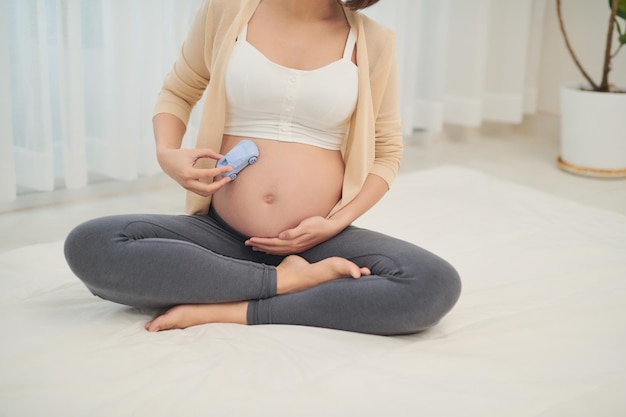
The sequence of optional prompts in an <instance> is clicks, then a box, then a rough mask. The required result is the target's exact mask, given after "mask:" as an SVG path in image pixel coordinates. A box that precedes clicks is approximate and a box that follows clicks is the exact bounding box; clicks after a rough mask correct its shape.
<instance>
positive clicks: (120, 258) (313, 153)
mask: <svg viewBox="0 0 626 417" xmlns="http://www.w3.org/2000/svg"><path fill="white" fill-rule="evenodd" d="M376 1H377V0H349V1H345V2H341V1H338V0H205V2H204V3H203V5H202V7H201V8H200V10H199V12H198V14H197V16H196V18H195V20H194V23H193V25H192V27H191V30H190V32H189V34H188V37H187V39H186V41H185V43H184V45H183V47H182V50H181V54H180V57H179V59H178V60H177V61H176V63H175V64H174V67H173V69H172V71H171V72H170V73H169V74H168V76H167V77H166V79H165V82H164V84H163V90H162V91H161V94H160V96H159V100H158V102H157V105H156V109H155V116H154V119H153V124H154V132H155V138H156V144H157V158H158V161H159V163H160V165H161V167H162V168H163V170H164V171H165V172H166V173H167V174H168V175H169V176H171V177H172V178H173V179H174V180H176V181H177V182H178V183H179V184H180V185H181V186H183V187H184V188H186V189H187V190H188V198H187V209H188V212H189V214H188V215H180V216H168V215H124V216H112V217H105V218H101V219H95V220H91V221H89V222H86V223H84V224H82V225H79V226H78V227H77V228H75V229H74V230H73V231H72V232H71V233H70V235H69V236H68V238H67V240H66V244H65V253H66V258H67V261H68V263H69V265H70V266H71V268H72V270H73V271H74V272H75V274H76V275H77V276H78V277H79V278H80V279H81V280H82V281H83V282H84V283H85V285H86V286H87V287H88V288H89V290H90V291H91V292H92V293H93V294H95V295H97V296H99V297H101V298H104V299H107V300H110V301H114V302H117V303H122V304H127V305H131V306H136V307H146V308H159V309H163V310H164V311H165V312H164V313H163V314H161V315H159V316H157V317H156V318H155V319H154V320H152V321H150V322H149V323H147V324H146V329H147V330H149V331H160V330H167V329H173V328H186V327H189V326H193V325H199V324H205V323H215V322H222V323H241V324H294V325H306V326H317V327H325V328H332V329H341V330H347V331H354V332H363V333H372V334H381V335H393V334H406V333H414V332H417V331H420V330H424V329H426V328H428V327H430V326H432V325H434V324H436V323H437V322H438V321H439V320H440V319H441V318H442V317H443V316H444V315H445V314H446V313H447V312H448V311H449V310H450V309H451V308H452V307H453V306H454V304H455V303H456V301H457V299H458V297H459V294H460V288H461V286H460V281H459V277H458V274H457V273H456V271H455V270H454V268H453V267H452V266H450V264H448V263H447V262H446V261H444V260H442V259H441V258H439V257H437V256H436V255H434V254H432V253H430V252H428V251H426V250H424V249H422V248H419V247H417V246H415V245H413V244H410V243H408V242H404V241H401V240H398V239H395V238H392V237H389V236H385V235H382V234H380V233H377V232H374V231H369V230H364V229H361V228H357V227H355V226H351V223H352V222H353V221H354V220H355V219H357V218H358V217H359V216H361V215H362V214H363V213H364V212H366V211H367V210H368V209H370V208H371V207H372V206H373V205H374V204H376V202H377V201H378V200H380V198H381V197H382V196H383V195H384V194H385V192H386V191H387V190H388V188H389V186H390V185H391V183H392V181H393V179H394V177H395V175H396V172H397V170H398V167H399V164H400V159H401V153H402V136H401V127H400V121H399V117H398V106H397V85H396V84H397V73H396V59H395V49H394V35H393V34H392V33H391V32H390V31H389V30H388V29H386V28H384V27H382V26H380V25H378V24H377V23H375V22H373V21H372V20H370V19H368V18H367V17H365V16H363V15H361V14H360V13H359V12H358V10H359V9H362V8H364V7H367V6H369V5H371V4H373V3H376ZM203 94H204V95H205V99H204V100H205V101H204V107H203V112H202V119H201V125H200V131H199V134H198V138H197V144H196V148H195V149H181V142H182V138H183V135H184V133H185V131H186V123H187V121H188V119H189V115H190V112H191V110H192V108H193V106H194V105H195V104H196V103H197V102H198V101H199V100H200V98H201V97H202V96H203ZM242 140H251V141H253V142H254V143H255V144H256V146H257V147H258V151H259V156H258V161H257V162H256V163H255V164H253V165H249V166H247V167H246V168H245V169H243V170H242V171H241V172H239V174H238V175H237V177H236V179H235V180H231V179H230V178H229V177H228V176H225V177H222V175H221V174H223V173H227V172H229V170H230V169H231V168H229V167H218V168H216V167H215V164H216V161H217V160H218V159H219V158H221V157H222V156H223V155H224V154H226V153H227V152H228V151H229V150H231V149H232V148H233V147H235V146H236V145H237V144H238V143H239V142H240V141H242ZM390 215H391V214H390Z"/></svg>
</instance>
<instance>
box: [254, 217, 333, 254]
mask: <svg viewBox="0 0 626 417" xmlns="http://www.w3.org/2000/svg"><path fill="white" fill-rule="evenodd" d="M343 229H344V226H342V225H341V224H339V223H338V222H336V221H333V220H330V219H325V218H324V217H321V216H316V217H309V218H308V219H304V220H303V221H302V222H300V224H299V225H298V226H296V227H294V228H293V229H289V230H285V231H284V232H281V233H280V234H279V235H278V237H268V238H265V237H251V238H250V239H248V240H247V241H246V243H245V244H246V246H251V247H252V249H253V250H255V251H259V252H265V253H269V254H272V255H291V254H295V253H301V252H304V251H305V250H307V249H311V248H312V247H313V246H315V245H317V244H318V243H322V242H325V241H326V240H328V239H330V238H331V237H333V236H335V235H337V234H338V233H339V232H341V231H342V230H343Z"/></svg>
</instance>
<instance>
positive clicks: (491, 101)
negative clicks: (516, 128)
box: [366, 0, 547, 133]
mask: <svg viewBox="0 0 626 417" xmlns="http://www.w3.org/2000/svg"><path fill="white" fill-rule="evenodd" d="M546 2H547V0H516V1H501V0H393V1H384V0H383V1H381V2H379V3H378V4H376V5H374V6H372V8H370V9H367V12H366V13H367V14H368V15H370V16H371V17H373V18H374V19H376V20H378V21H379V22H381V23H383V24H385V25H387V26H389V27H391V28H392V29H394V30H395V31H396V33H397V37H398V44H397V51H398V62H399V67H400V85H401V105H402V115H403V126H404V129H405V133H410V132H411V131H413V130H414V129H422V130H427V131H432V132H438V131H440V130H441V128H442V126H443V124H444V123H451V124H459V125H464V126H470V127H475V126H480V124H481V123H482V122H483V120H490V121H499V122H507V123H519V122H521V120H522V118H523V116H524V114H525V113H533V112H535V111H536V107H537V84H538V80H537V74H538V68H539V60H540V56H541V36H542V30H543V20H544V12H545V9H546Z"/></svg>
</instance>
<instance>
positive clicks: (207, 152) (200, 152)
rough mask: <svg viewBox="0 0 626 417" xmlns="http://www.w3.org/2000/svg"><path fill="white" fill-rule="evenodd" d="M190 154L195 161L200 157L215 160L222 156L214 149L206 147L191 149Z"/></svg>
mask: <svg viewBox="0 0 626 417" xmlns="http://www.w3.org/2000/svg"><path fill="white" fill-rule="evenodd" d="M192 154H193V156H194V159H195V160H196V161H197V160H198V159H201V158H211V159H215V160H217V159H220V158H222V157H223V156H224V155H222V154H221V153H218V152H215V151H214V150H211V149H207V148H196V149H192Z"/></svg>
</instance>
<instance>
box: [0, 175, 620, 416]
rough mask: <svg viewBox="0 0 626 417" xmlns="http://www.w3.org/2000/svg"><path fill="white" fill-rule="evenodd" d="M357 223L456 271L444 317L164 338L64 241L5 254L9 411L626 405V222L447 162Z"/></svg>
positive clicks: (333, 412) (2, 382)
mask: <svg viewBox="0 0 626 417" xmlns="http://www.w3.org/2000/svg"><path fill="white" fill-rule="evenodd" d="M358 224H359V225H361V226H364V227H370V228H375V229H377V230H380V231H383V232H387V233H389V234H392V235H395V236H397V237H400V238H404V239H407V240H410V241H413V242H414V243H416V244H418V245H422V246H424V247H426V248H428V249H430V250H432V251H433V252H435V253H438V254H440V255H441V256H443V257H444V258H446V259H448V260H449V261H450V262H451V263H452V264H453V265H455V266H456V267H457V269H458V270H459V272H460V274H461V276H462V279H463V283H464V290H463V293H462V295H461V299H460V301H459V303H458V304H457V306H456V307H455V308H454V309H453V310H452V312H451V313H450V314H449V315H448V316H446V317H445V318H444V320H442V322H441V323H440V324H439V325H438V326H436V327H435V328H433V329H432V330H430V331H427V332H424V333H422V334H417V335H412V336H403V337H379V336H369V335H362V334H351V333H347V332H340V331H332V330H325V329H316V328H304V327H297V326H237V325H206V326H199V327H194V328H190V329H187V330H183V331H181V330H177V331H169V332H162V333H157V334H152V333H148V332H146V331H144V330H143V324H144V322H145V321H147V320H148V319H149V318H151V315H152V313H153V312H151V311H139V310H136V309H131V308H127V307H124V306H119V305H116V304H113V303H109V302H105V301H102V300H100V299H98V298H96V297H93V296H92V295H91V294H90V293H89V292H88V291H87V290H86V289H85V288H84V287H83V286H82V284H81V283H79V282H78V280H77V279H76V278H74V277H73V275H72V273H71V272H70V271H69V269H68V267H67V266H66V265H65V261H64V259H63V255H62V242H56V243H52V244H43V245H36V246H28V247H24V248H21V249H17V250H13V251H10V252H7V253H4V254H1V255H0V274H1V279H0V331H1V334H2V336H1V337H2V341H1V342H2V343H1V345H0V346H1V347H0V417H5V416H7V417H8V416H28V417H31V416H63V417H71V416H81V417H85V416H90V417H97V416H115V417H119V416H131V415H132V416H151V417H152V416H168V417H171V416H272V417H282V416H290V417H292V416H390V417H394V416H464V417H468V416H498V417H503V416H507V417H510V416H524V417H529V416H533V417H534V416H541V417H548V416H567V417H574V416H585V417H590V416H594V417H597V416H624V415H626V399H625V397H626V396H624V395H623V394H624V392H626V359H625V358H624V346H626V217H624V216H621V215H619V214H615V213H611V212H607V211H601V210H598V209H594V208H589V207H585V206H581V205H578V204H575V203H572V202H569V201H565V200H562V199H558V198H554V197H552V196H550V195H547V194H543V193H539V192H537V191H533V190H531V189H528V188H523V187H520V186H516V185H513V184H510V183H507V182H503V181H500V180H497V179H494V178H491V177H489V176H486V175H484V174H480V173H478V172H475V171H470V170H467V169H462V168H458V167H442V168H437V169H433V170H429V171H420V172H415V173H410V174H403V175H400V176H399V177H398V179H397V181H396V183H395V184H394V188H393V189H392V191H391V192H390V193H389V194H388V195H387V196H386V197H385V199H384V200H383V201H382V202H381V203H380V204H379V205H378V206H377V207H376V208H375V209H374V210H372V211H371V212H370V213H368V214H367V215H366V216H364V217H363V218H362V219H360V221H359V222H358Z"/></svg>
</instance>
